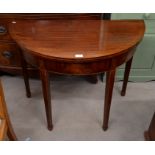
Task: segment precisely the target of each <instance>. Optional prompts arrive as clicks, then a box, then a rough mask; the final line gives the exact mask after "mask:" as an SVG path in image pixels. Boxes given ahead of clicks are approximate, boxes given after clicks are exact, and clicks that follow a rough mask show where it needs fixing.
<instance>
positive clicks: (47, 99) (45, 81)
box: [40, 67, 53, 130]
mask: <svg viewBox="0 0 155 155" xmlns="http://www.w3.org/2000/svg"><path fill="white" fill-rule="evenodd" d="M40 78H41V81H42V91H43V97H44V103H45V110H46V117H47V123H48V129H49V130H52V129H53V124H52V110H51V94H50V82H49V74H48V71H47V70H46V69H44V68H42V67H41V68H40Z"/></svg>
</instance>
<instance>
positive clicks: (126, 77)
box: [121, 57, 133, 96]
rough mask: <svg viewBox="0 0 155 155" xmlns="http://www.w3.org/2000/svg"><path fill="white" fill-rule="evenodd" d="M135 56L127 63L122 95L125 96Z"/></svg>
mask: <svg viewBox="0 0 155 155" xmlns="http://www.w3.org/2000/svg"><path fill="white" fill-rule="evenodd" d="M132 60H133V57H132V58H131V59H130V60H129V61H128V62H127V63H126V66H125V72H124V80H123V86H122V91H121V96H125V94H126V88H127V83H128V79H129V73H130V69H131V64H132Z"/></svg>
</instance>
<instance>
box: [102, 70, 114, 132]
mask: <svg viewBox="0 0 155 155" xmlns="http://www.w3.org/2000/svg"><path fill="white" fill-rule="evenodd" d="M115 72H116V69H114V70H110V71H108V72H107V73H106V88H105V101H104V116H103V126H102V128H103V130H104V131H105V130H107V129H108V121H109V113H110V106H111V100H112V92H113V86H114V81H115Z"/></svg>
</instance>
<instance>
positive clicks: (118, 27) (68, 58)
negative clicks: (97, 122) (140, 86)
mask: <svg viewBox="0 0 155 155" xmlns="http://www.w3.org/2000/svg"><path fill="white" fill-rule="evenodd" d="M144 30H145V25H144V22H143V21H142V20H124V21H106V20H101V21H100V20H29V22H27V21H25V20H16V21H12V23H10V25H9V31H10V34H11V36H12V38H13V39H14V40H15V42H17V44H18V45H19V46H20V48H21V49H22V52H21V54H22V55H23V56H24V59H23V60H22V66H23V75H24V81H25V85H26V92H27V96H28V97H30V96H31V93H30V87H29V81H28V73H27V67H26V64H27V63H28V64H31V65H33V66H36V67H38V68H39V71H40V78H41V81H42V90H43V96H44V102H45V110H46V116H47V123H48V129H49V130H52V129H53V124H52V111H51V93H50V87H49V86H50V84H49V71H51V72H54V73H60V74H70V75H93V74H98V73H102V72H106V88H105V101H104V102H105V103H104V117H103V118H104V119H103V130H107V128H108V120H109V113H110V106H111V100H112V91H113V85H114V78H115V72H116V68H117V67H118V66H120V65H122V64H123V63H126V67H125V74H124V82H123V87H122V91H121V95H122V96H124V95H125V92H126V87H127V81H128V77H129V72H130V68H131V63H132V58H133V55H134V52H135V49H136V47H137V45H138V44H139V42H140V41H141V39H142V38H143V35H144Z"/></svg>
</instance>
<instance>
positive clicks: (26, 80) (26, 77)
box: [21, 52, 31, 97]
mask: <svg viewBox="0 0 155 155" xmlns="http://www.w3.org/2000/svg"><path fill="white" fill-rule="evenodd" d="M21 65H22V74H23V77H24V83H25V88H26V96H27V97H31V91H30V84H29V73H28V70H27V63H26V61H25V59H24V56H23V54H22V52H21Z"/></svg>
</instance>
